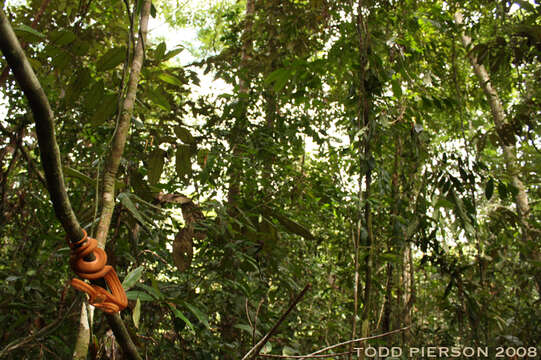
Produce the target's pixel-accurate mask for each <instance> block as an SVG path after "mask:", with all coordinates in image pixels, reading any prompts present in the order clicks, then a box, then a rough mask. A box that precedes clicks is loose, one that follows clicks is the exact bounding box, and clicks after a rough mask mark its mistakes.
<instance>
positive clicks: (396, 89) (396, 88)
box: [391, 79, 402, 98]
mask: <svg viewBox="0 0 541 360" xmlns="http://www.w3.org/2000/svg"><path fill="white" fill-rule="evenodd" d="M391 86H392V88H393V94H394V96H395V97H396V98H399V97H401V96H402V87H401V86H400V82H399V81H398V80H397V79H393V81H392V82H391Z"/></svg>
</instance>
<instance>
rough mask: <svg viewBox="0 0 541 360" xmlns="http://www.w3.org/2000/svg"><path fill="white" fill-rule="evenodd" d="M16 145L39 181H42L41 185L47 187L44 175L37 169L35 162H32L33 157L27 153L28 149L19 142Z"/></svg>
mask: <svg viewBox="0 0 541 360" xmlns="http://www.w3.org/2000/svg"><path fill="white" fill-rule="evenodd" d="M18 147H19V150H20V151H21V154H23V157H24V159H25V160H26V162H27V163H28V166H29V167H30V169H31V170H32V171H33V172H34V173H35V174H36V176H37V177H38V180H39V182H40V183H42V184H43V186H45V188H47V182H46V181H45V177H44V176H43V173H42V172H41V171H40V170H39V169H38V167H37V166H36V164H35V163H34V159H32V157H31V156H30V154H29V153H28V150H26V148H25V147H24V145H23V144H19V145H18Z"/></svg>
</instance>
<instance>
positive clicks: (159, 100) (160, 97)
mask: <svg viewBox="0 0 541 360" xmlns="http://www.w3.org/2000/svg"><path fill="white" fill-rule="evenodd" d="M146 94H147V97H148V98H149V100H150V101H152V102H153V103H154V105H156V106H158V107H159V108H161V109H163V110H165V111H171V105H169V100H167V96H166V95H165V94H164V93H163V92H162V91H161V90H158V89H148V91H147V93H146Z"/></svg>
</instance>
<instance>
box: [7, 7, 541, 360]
mask: <svg viewBox="0 0 541 360" xmlns="http://www.w3.org/2000/svg"><path fill="white" fill-rule="evenodd" d="M46 3H47V2H46V1H45V2H44V1H42V0H36V1H33V0H32V1H28V2H27V3H26V4H23V5H16V6H15V5H12V6H4V9H5V11H6V13H7V14H8V15H9V17H10V21H11V22H12V24H13V26H14V28H15V30H16V32H17V35H18V37H19V39H21V40H22V41H24V42H25V43H27V44H28V45H27V47H26V53H27V56H28V57H29V59H30V62H31V64H32V66H33V68H34V71H35V72H36V74H37V75H38V77H39V79H40V82H41V84H42V86H43V87H44V89H45V91H46V93H47V96H48V98H49V101H50V103H51V106H52V107H53V111H54V114H55V120H56V130H57V138H58V139H59V146H60V151H61V154H62V160H63V164H64V175H65V177H66V181H67V184H68V187H69V195H70V198H71V201H72V204H73V206H74V209H75V211H76V213H77V216H78V218H79V219H80V221H81V223H82V225H83V226H85V227H86V228H87V230H88V231H89V233H91V232H92V231H94V230H95V224H96V223H97V219H96V213H97V212H96V211H97V210H96V209H97V208H99V206H100V204H99V203H98V204H97V200H96V199H99V192H100V177H101V176H102V175H103V174H102V172H100V171H101V170H103V167H104V158H105V154H106V153H107V151H108V149H109V147H110V143H111V137H112V135H113V132H114V130H115V124H116V123H115V121H116V119H117V117H116V115H117V111H118V106H119V103H120V102H119V101H120V100H121V97H122V94H121V91H119V89H121V85H122V82H123V81H125V79H123V65H124V63H125V61H126V48H127V47H128V45H129V44H128V43H127V41H129V31H130V17H131V13H130V12H131V11H137V8H136V7H135V5H136V4H132V3H131V1H126V2H121V1H109V2H96V1H91V0H90V1H64V0H59V1H54V2H51V3H50V4H46ZM43 4H46V5H47V6H46V7H44V11H43V12H40V10H39V9H40V8H41V7H42V6H43ZM126 4H128V5H129V11H130V12H128V10H127V8H126ZM191 5H192V6H189V4H188V5H187V4H184V3H183V4H180V3H177V2H176V1H169V2H167V1H162V2H158V1H157V2H155V3H154V4H153V10H152V16H153V17H154V18H155V19H156V21H158V22H162V23H166V24H167V26H168V28H169V29H171V34H174V31H177V30H179V29H183V28H190V29H195V30H196V31H197V34H198V40H197V41H196V42H194V43H192V44H191V45H190V44H183V45H181V46H179V47H172V46H171V45H170V44H171V43H172V42H171V41H170V39H168V38H167V39H166V38H164V39H161V38H160V37H156V36H155V37H153V38H151V39H150V40H149V41H148V43H147V44H145V61H144V64H143V70H142V76H141V80H140V82H139V90H138V93H137V101H136V105H135V112H134V115H133V119H132V127H131V129H130V135H129V139H128V143H127V146H126V150H125V153H124V155H123V158H122V160H121V168H120V171H119V174H118V182H117V197H116V207H115V211H114V214H113V221H112V224H113V225H112V229H111V232H110V234H109V238H108V242H107V245H106V250H107V252H108V254H109V259H110V260H109V261H110V262H111V263H112V264H114V265H115V267H116V269H117V271H118V272H119V274H120V277H121V278H125V277H126V275H127V274H129V276H128V278H129V279H128V280H129V281H127V282H125V284H127V287H130V290H129V292H128V297H129V299H130V305H129V309H128V310H125V311H124V312H123V313H122V316H123V318H124V319H125V322H126V324H127V326H128V327H129V329H130V331H131V333H132V336H133V339H134V341H135V342H136V344H137V346H138V347H139V349H140V352H141V354H143V355H146V356H148V358H163V359H166V358H175V359H177V358H178V359H240V358H242V356H243V355H244V354H245V353H246V352H247V351H248V350H249V349H250V348H251V347H252V346H253V344H254V343H255V342H257V341H258V340H259V339H260V337H261V336H262V335H264V334H265V333H266V332H267V331H268V330H269V329H270V328H271V327H272V325H273V324H274V323H275V322H276V321H277V319H278V318H279V317H280V315H281V314H282V313H283V312H284V311H285V309H286V308H287V306H288V304H289V302H290V301H291V300H292V299H293V298H294V297H295V296H296V295H297V294H298V293H299V292H300V290H301V289H303V288H304V286H305V285H306V284H307V283H311V284H312V287H311V289H310V290H309V292H308V293H307V294H306V295H305V297H304V298H303V299H302V301H301V302H300V303H299V304H298V305H297V307H296V310H295V311H294V312H292V313H291V314H290V315H289V317H288V318H287V319H286V321H285V322H284V323H283V324H282V326H281V327H280V328H279V331H278V333H277V334H276V335H274V336H273V337H272V338H271V340H270V341H269V342H268V344H267V345H266V346H265V348H264V349H263V351H262V353H268V354H283V355H300V354H307V353H310V352H313V351H315V350H317V349H319V348H322V347H324V346H327V345H331V344H335V343H339V342H341V341H345V340H348V339H351V338H356V337H362V336H369V335H374V334H378V333H383V332H387V331H391V330H393V329H399V328H403V327H409V328H408V329H407V330H405V331H403V332H401V333H399V334H394V335H390V336H387V337H384V338H381V339H377V340H374V341H372V342H370V343H371V344H373V345H376V344H383V345H389V346H390V345H396V346H419V345H428V344H431V345H441V346H452V345H456V346H476V345H479V346H485V345H488V346H492V347H494V346H498V345H506V346H515V347H517V346H524V347H532V346H536V345H537V344H539V343H541V321H540V319H541V306H540V293H541V289H540V285H541V282H540V279H541V278H540V275H539V274H540V273H541V270H540V267H541V262H540V257H539V251H540V250H539V233H540V211H541V204H540V202H539V194H540V183H541V182H540V178H539V164H540V163H541V152H540V151H541V141H540V138H539V131H540V129H539V122H540V121H539V120H540V111H539V109H540V105H541V104H540V96H541V94H540V89H541V87H540V86H539V85H540V84H539V80H540V78H541V76H540V75H541V66H540V63H539V60H540V58H539V56H540V51H541V23H540V20H539V19H540V17H539V13H540V12H541V6H540V5H539V4H536V3H535V2H528V1H514V2H510V1H482V0H477V1H466V2H456V3H455V2H443V1H409V0H408V1H375V0H371V1H368V0H365V1H362V0H360V1H358V2H353V1H351V2H350V1H327V0H295V1H293V0H288V1H278V0H265V1H262V0H247V1H214V2H209V3H206V4H205V6H201V7H199V6H198V5H197V4H196V5H194V4H191ZM38 13H39V14H40V18H39V21H38V22H37V24H34V25H35V26H31V24H32V22H33V20H35V18H36V15H37V14H38ZM457 13H460V14H462V16H463V20H462V21H460V19H458V18H455V14H457ZM171 36H173V35H171ZM468 38H471V43H469V42H468V41H466V40H468ZM165 40H167V41H165ZM178 42H181V41H180V40H179V41H178ZM166 43H167V44H169V45H167V44H166ZM185 48H190V49H191V50H192V54H193V56H194V57H195V60H194V61H193V62H191V63H190V64H186V61H182V57H183V56H186V51H187V50H185ZM183 51H184V52H183ZM1 64H2V67H3V68H4V67H5V66H6V65H5V62H2V63H1ZM182 64H184V65H182ZM481 68H483V69H484V70H485V74H486V75H487V76H488V78H483V77H482V76H481V75H480V74H481V70H480V69H481ZM212 78H215V79H221V81H222V82H223V83H224V84H226V85H225V86H223V89H222V90H219V91H217V90H212V88H211V89H210V90H208V89H207V90H206V91H202V90H201V89H206V88H207V87H209V81H210V80H209V79H212ZM487 79H488V80H487ZM487 84H490V85H491V88H492V89H493V90H494V91H493V93H490V92H489V91H488V90H487ZM1 85H2V94H3V97H2V99H3V100H2V101H3V105H2V108H3V116H2V119H0V133H1V136H0V242H1V245H2V246H1V248H0V254H1V257H0V278H1V279H2V282H1V283H0V308H1V312H0V323H1V324H2V326H1V329H0V344H2V348H1V349H0V354H1V355H3V356H5V357H6V358H13V359H20V358H47V359H48V358H51V359H53V358H61V359H65V358H69V357H71V356H72V353H73V346H74V345H73V344H74V342H75V339H76V338H77V333H78V329H79V321H80V320H79V310H80V302H81V301H82V300H83V296H82V295H81V294H78V293H76V292H75V291H73V290H72V289H70V288H69V287H68V284H69V279H71V277H72V273H71V270H70V269H69V266H68V256H69V249H68V247H67V246H66V244H65V238H64V237H65V234H64V233H63V230H62V229H61V227H60V224H59V223H58V221H57V220H56V218H55V216H54V212H53V209H52V207H51V204H50V200H49V197H48V193H47V191H46V187H45V184H44V181H43V175H41V165H40V163H39V156H38V155H39V148H38V147H37V143H36V136H35V131H34V126H33V123H32V118H31V116H30V114H29V111H28V108H27V103H26V100H25V99H24V97H23V96H22V93H21V92H20V90H19V88H18V87H17V85H16V83H15V82H14V80H13V78H12V77H11V76H9V75H8V76H3V78H2V84H1ZM495 101H497V102H498V103H499V104H501V106H502V107H503V114H502V115H503V119H501V118H498V116H497V115H498V114H497V112H495V110H494V106H495V105H494V104H495V103H496V102H495ZM502 120H503V122H502ZM509 154H511V155H512V156H511V155H509ZM524 201H525V202H524ZM525 205H526V207H524V206H525ZM517 209H518V210H517ZM92 324H93V325H92V337H91V338H90V340H89V350H88V357H89V358H113V353H115V352H118V351H119V350H118V348H115V346H114V345H113V338H112V334H111V332H110V331H108V327H107V323H106V322H104V321H103V318H102V314H101V313H99V312H96V313H95V318H94V320H93V322H92ZM8 344H9V345H8ZM15 345H16V346H15ZM347 350H348V348H347V347H344V348H341V349H336V351H337V352H338V351H347ZM538 350H541V349H538Z"/></svg>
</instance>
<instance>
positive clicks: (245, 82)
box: [227, 0, 255, 207]
mask: <svg viewBox="0 0 541 360" xmlns="http://www.w3.org/2000/svg"><path fill="white" fill-rule="evenodd" d="M254 11H255V0H247V1H246V20H245V27H244V33H243V43H242V51H241V56H240V66H239V93H240V97H241V99H240V102H241V104H242V106H243V109H242V111H241V115H240V117H239V118H237V119H236V121H235V124H234V125H233V129H232V134H231V136H230V144H229V145H230V147H231V150H232V154H233V160H232V162H231V165H230V168H229V169H228V173H229V176H230V183H229V189H228V193H227V202H228V204H229V206H230V207H233V206H235V205H237V202H238V197H239V194H240V179H241V177H242V167H241V166H238V165H237V163H238V162H237V159H238V158H240V157H241V156H242V153H243V151H242V149H241V147H240V144H241V143H242V142H243V141H244V139H243V135H244V134H245V132H246V130H245V126H246V113H247V111H248V99H247V97H248V93H249V92H250V82H249V77H248V76H247V74H246V69H247V65H248V62H249V60H250V54H251V52H252V47H253V41H252V27H253V17H254Z"/></svg>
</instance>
